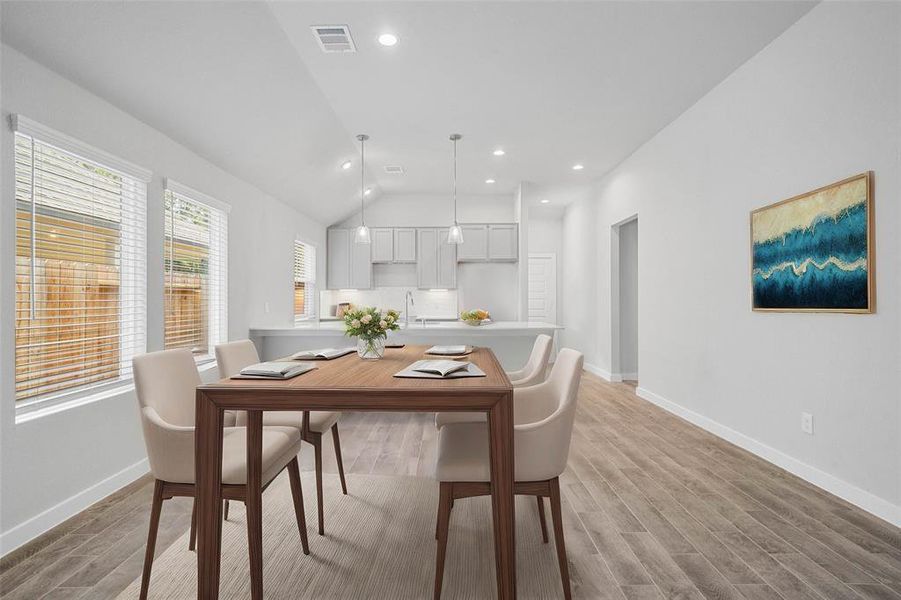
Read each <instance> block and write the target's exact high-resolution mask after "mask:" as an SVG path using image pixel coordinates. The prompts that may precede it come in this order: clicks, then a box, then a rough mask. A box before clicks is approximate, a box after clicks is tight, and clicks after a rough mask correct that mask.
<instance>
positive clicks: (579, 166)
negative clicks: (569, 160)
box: [573, 165, 585, 171]
mask: <svg viewBox="0 0 901 600" xmlns="http://www.w3.org/2000/svg"><path fill="white" fill-rule="evenodd" d="M584 168H585V165H573V171H581V170H582V169H584Z"/></svg>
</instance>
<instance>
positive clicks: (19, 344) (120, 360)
mask: <svg viewBox="0 0 901 600" xmlns="http://www.w3.org/2000/svg"><path fill="white" fill-rule="evenodd" d="M12 124H13V128H14V129H15V130H16V133H15V136H14V139H15V152H14V154H15V198H16V329H15V338H16V339H15V348H16V359H15V360H16V364H15V384H16V391H15V395H16V402H17V404H19V403H23V404H26V403H27V404H30V403H31V402H32V401H36V400H45V399H47V398H48V397H51V396H57V395H59V394H60V393H63V392H69V391H74V390H77V389H87V388H89V387H92V386H97V385H103V384H108V383H113V382H116V381H119V380H122V379H125V378H128V377H130V376H131V359H132V357H133V356H134V355H136V354H140V353H142V352H144V351H145V334H146V288H145V280H146V264H145V263H146V254H145V248H146V195H147V185H146V182H147V181H148V180H149V175H150V174H149V172H147V171H145V170H143V169H140V168H139V167H135V166H133V165H130V163H127V162H125V161H122V160H120V159H117V158H115V157H112V156H110V155H108V154H106V153H104V152H102V151H100V150H96V149H93V148H91V147H90V146H87V145H86V144H83V143H82V142H79V141H77V140H74V139H72V138H69V137H68V136H65V135H63V134H60V133H58V132H55V131H53V130H51V129H49V128H46V127H43V126H42V125H40V124H37V123H34V122H32V121H29V120H27V119H25V118H23V117H18V116H15V117H13V119H12ZM23 401H27V402H23Z"/></svg>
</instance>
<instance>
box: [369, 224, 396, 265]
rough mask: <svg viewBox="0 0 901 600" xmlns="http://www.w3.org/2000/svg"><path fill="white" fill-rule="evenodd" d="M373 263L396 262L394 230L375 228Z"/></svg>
mask: <svg viewBox="0 0 901 600" xmlns="http://www.w3.org/2000/svg"><path fill="white" fill-rule="evenodd" d="M371 231H372V262H374V263H390V262H394V230H393V229H388V228H385V227H375V228H373V229H372V230H371Z"/></svg>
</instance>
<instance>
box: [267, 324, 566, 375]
mask: <svg viewBox="0 0 901 600" xmlns="http://www.w3.org/2000/svg"><path fill="white" fill-rule="evenodd" d="M560 329H563V328H562V327H560V326H559V325H554V324H551V323H535V322H526V321H496V322H491V323H485V324H482V325H479V326H472V325H467V324H466V323H463V322H462V321H434V322H433V321H427V322H425V323H422V322H417V323H413V322H411V323H410V324H409V325H407V324H406V323H401V329H400V330H399V331H392V332H390V333H389V335H388V343H389V344H390V343H400V344H429V345H432V344H440V345H452V344H468V345H471V346H483V347H488V348H491V349H492V350H493V351H494V353H495V355H497V357H498V359H499V360H500V362H501V365H502V366H503V367H504V368H505V369H507V370H514V369H519V368H521V367H522V366H523V365H524V364H525V362H526V360H528V358H529V353H530V352H531V351H532V343H533V342H534V341H535V338H536V337H537V336H538V335H539V334H542V333H544V334H546V335H549V336H551V337H554V336H555V333H556V332H557V330H560ZM250 337H251V339H252V340H253V341H254V343H255V344H256V346H257V348H258V349H259V352H260V356H261V357H262V359H263V360H273V359H276V358H282V357H285V356H289V355H291V354H294V353H295V352H297V351H299V350H314V349H317V348H342V347H345V346H355V345H356V340H355V339H352V338H348V337H346V336H345V335H344V323H343V322H342V321H317V322H311V323H309V324H302V325H298V326H296V327H276V328H256V329H251V330H250Z"/></svg>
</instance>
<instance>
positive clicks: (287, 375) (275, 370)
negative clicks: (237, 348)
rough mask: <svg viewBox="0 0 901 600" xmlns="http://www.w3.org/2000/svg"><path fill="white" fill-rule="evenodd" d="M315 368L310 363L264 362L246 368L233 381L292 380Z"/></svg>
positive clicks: (233, 377)
mask: <svg viewBox="0 0 901 600" xmlns="http://www.w3.org/2000/svg"><path fill="white" fill-rule="evenodd" d="M315 368H316V367H315V365H311V364H309V363H296V362H277V361H276V362H262V363H257V364H255V365H250V366H249V367H244V368H243V369H241V372H240V373H238V374H237V375H233V376H232V379H291V378H292V377H297V376H298V375H301V374H303V373H306V372H307V371H312V370H313V369H315Z"/></svg>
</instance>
